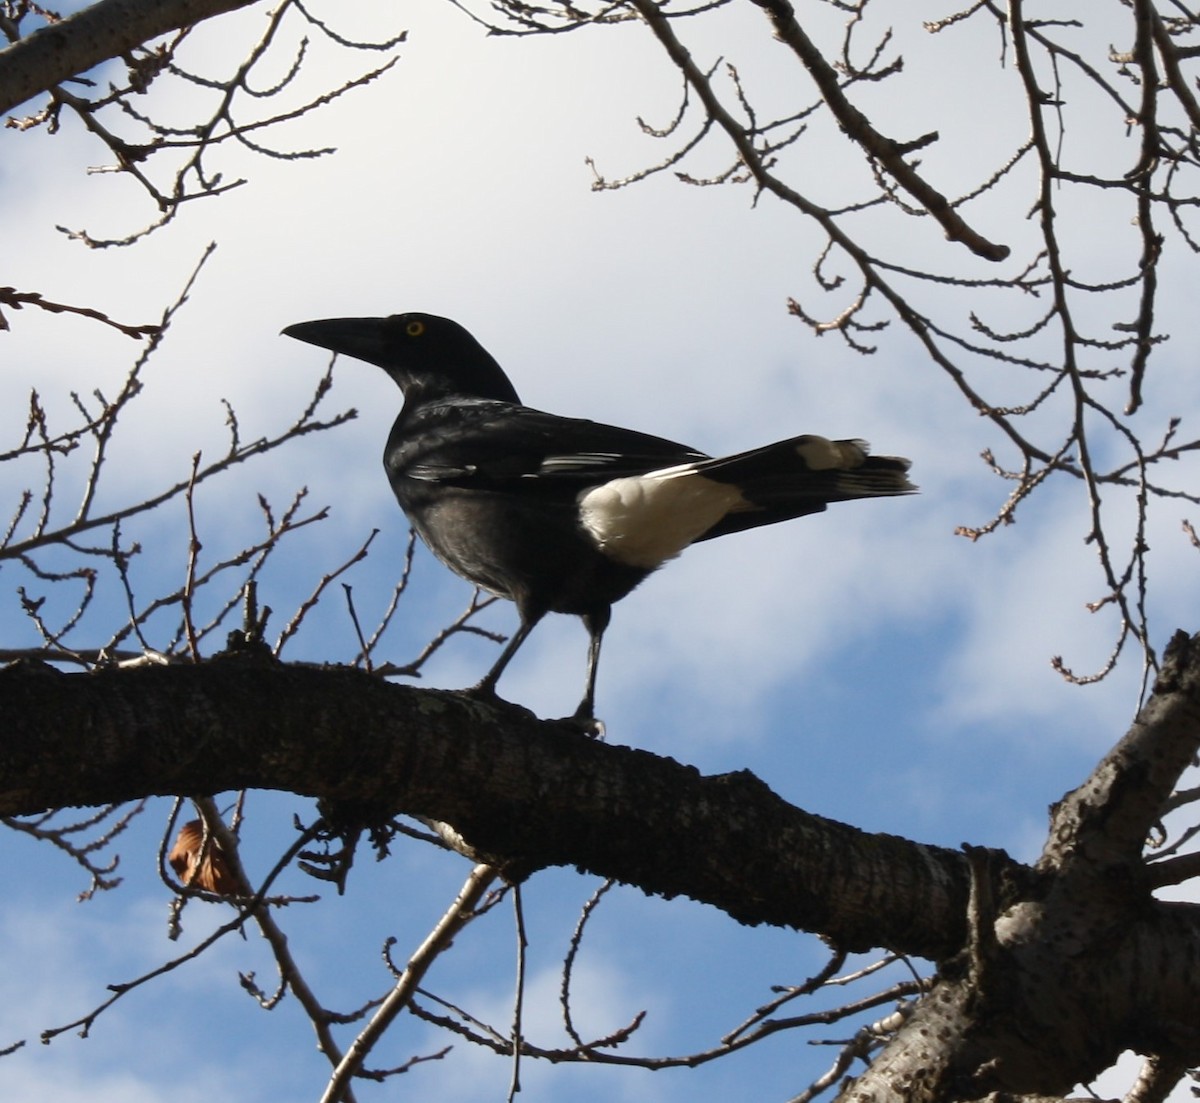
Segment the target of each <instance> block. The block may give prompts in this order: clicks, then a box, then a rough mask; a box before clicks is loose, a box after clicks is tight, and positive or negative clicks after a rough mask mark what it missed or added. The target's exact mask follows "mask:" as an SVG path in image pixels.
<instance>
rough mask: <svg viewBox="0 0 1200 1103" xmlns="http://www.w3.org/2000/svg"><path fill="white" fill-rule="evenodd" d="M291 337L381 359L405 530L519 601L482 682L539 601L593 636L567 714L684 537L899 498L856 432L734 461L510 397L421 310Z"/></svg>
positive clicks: (347, 321) (587, 705)
mask: <svg viewBox="0 0 1200 1103" xmlns="http://www.w3.org/2000/svg"><path fill="white" fill-rule="evenodd" d="M283 332H284V333H285V334H287V335H288V336H289V337H295V338H297V339H298V340H301V341H307V342H308V343H309V344H312V345H319V346H320V347H322V348H326V349H331V350H332V351H334V352H337V353H342V354H344V355H346V356H353V357H355V358H356V359H359V360H365V361H366V362H367V363H370V364H375V365H377V366H378V367H381V368H383V370H384V371H386V372H387V373H388V375H390V376H391V377H392V378H393V379H394V380H395V381H396V382H397V383H398V384H399V386H400V388H401V390H403V392H404V406H403V409H402V410H401V411H400V416H399V417H398V418H397V419H396V423H395V425H393V426H392V431H391V434H390V435H389V437H388V442H387V447H386V449H385V450H384V454H383V464H384V468H385V469H386V471H387V474H388V478H389V480H390V481H391V484H392V489H393V490H394V491H395V494H396V498H397V500H398V501H399V502H400V505H401V507H402V508H403V509H404V512H405V513H406V514H407V515H408V518H409V520H410V521H411V522H412V524H413V527H414V528H415V529H416V530H417V532H418V533H419V534H420V536H421V538H422V539H423V540H424V541H425V543H426V544H427V545H428V546H429V548H430V549H431V550H432V551H433V553H434V554H435V555H436V556H437V557H438V558H439V559H440V560H441V561H442V562H443V563H445V564H446V565H447V566H448V567H450V568H451V569H452V570H454V571H456V572H457V573H458V574H460V575H462V576H463V577H464V578H466V579H468V580H469V581H471V582H473V583H475V584H476V585H477V586H482V587H483V588H484V589H485V590H490V591H491V592H492V593H495V594H499V595H501V596H502V597H506V598H509V599H510V600H512V601H514V602H515V603H516V606H517V611H518V613H519V614H520V618H521V623H520V626H519V628H518V629H517V631H516V632H515V633H514V634H513V636H512V638H511V639H510V640H509V642H508V645H507V646H506V647H505V648H504V650H503V651H502V652H501V654H500V657H499V658H498V659H497V660H496V662H495V664H494V665H493V667H492V669H491V670H490V671H489V672H488V673H487V675H486V676H485V677H484V678H483V680H482V681H481V682H480V683H479V685H478V687H477V689H478V690H479V691H481V692H486V693H493V692H494V690H495V686H496V681H497V679H498V678H499V677H500V674H501V672H502V671H503V670H504V668H505V666H506V665H507V664H508V661H509V660H510V659H511V658H512V656H513V654H514V653H515V652H516V650H517V648H518V647H520V646H521V644H522V642H523V641H524V640H525V637H526V636H528V635H529V632H530V631H531V629H532V628H533V627H534V625H535V624H537V622H538V621H539V620H540V619H541V618H542V617H543V616H544V615H545V614H546V613H548V612H555V613H573V614H575V615H576V616H579V617H582V618H583V622H584V624H585V625H586V627H587V630H588V633H589V635H590V638H591V645H590V650H589V658H588V670H587V681H586V687H585V690H584V695H583V700H582V701H581V702H580V704H579V708H578V710H577V711H576V716H577V717H578V718H580V719H590V718H591V717H592V715H593V703H594V698H595V685H596V664H597V660H598V658H599V655H600V641H601V638H602V637H603V635H604V629H605V628H606V627H607V625H608V621H609V616H610V614H611V610H612V605H613V603H614V602H616V601H619V600H620V599H621V598H623V597H624V596H625V595H626V594H628V593H629V592H630V590H632V589H633V588H634V587H635V586H636V585H637V584H638V583H639V582H641V581H642V579H644V578H645V577H646V576H647V575H648V574H650V573H651V571H653V570H654V569H655V568H656V567H658V566H660V565H661V564H662V563H664V562H665V561H666V560H668V559H670V558H672V557H674V556H676V555H678V554H679V553H680V552H681V551H682V550H683V549H684V548H685V547H687V546H688V545H689V544H693V543H696V542H697V541H699V540H709V539H711V538H712V537H714V536H724V535H725V534H726V533H730V532H739V531H740V530H742V529H747V528H754V527H756V526H758V525H769V524H773V523H775V522H776V521H786V520H788V519H790V518H792V517H802V516H804V515H805V514H808V513H818V512H820V511H821V510H823V509H824V508H825V506H826V504H827V503H829V502H839V501H845V500H847V499H850V498H875V497H882V496H887V495H892V494H907V493H910V492H912V491H913V490H915V489H916V488H915V487H914V486H913V485H912V484H911V483H910V482H909V481H908V478H907V476H906V474H905V472H906V471H907V470H908V466H909V462H908V460H905V459H899V458H896V457H890V456H868V455H867V451H866V444H865V443H864V442H863V441H853V440H850V441H845V440H844V441H829V440H826V439H825V438H823V437H815V436H800V437H793V438H792V439H791V440H785V441H779V442H778V443H775V444H769V445H766V446H765V447H762V448H755V449H752V450H751V451H749V452H741V453H739V454H737V455H734V456H724V457H720V458H713V457H711V456H708V455H706V454H705V453H703V452H698V451H696V449H694V448H689V447H687V446H686V445H683V444H676V443H674V442H673V441H669V440H663V439H661V438H660V437H652V436H647V435H646V434H644V433H638V432H634V431H633V430H630V429H620V428H617V427H616V426H612V425H602V424H599V423H597V422H594V421H586V420H582V419H579V418H566V417H558V416H556V415H554V414H547V413H542V412H541V411H539V410H533V409H530V408H528V407H526V406H522V405H520V400H519V399H518V398H517V392H516V391H515V390H514V389H513V385H512V384H511V383H510V382H509V380H508V377H507V376H506V375H505V374H504V372H503V371H502V370H501V368H500V365H499V364H497V363H496V361H495V360H494V359H492V357H491V356H490V355H489V354H488V353H487V352H486V351H485V350H484V348H483V347H482V346H481V345H480V344H479V343H478V342H477V341H476V340H475V338H474V337H472V336H471V335H470V334H469V333H468V332H467V331H466V330H465V329H463V328H462V326H460V325H458V324H457V323H455V322H452V321H450V320H448V319H446V318H439V317H436V316H434V315H431V314H394V315H392V316H391V317H389V318H332V319H327V320H324V321H317V322H302V323H300V324H299V325H294V326H289V327H288V328H287V329H285V330H284V331H283Z"/></svg>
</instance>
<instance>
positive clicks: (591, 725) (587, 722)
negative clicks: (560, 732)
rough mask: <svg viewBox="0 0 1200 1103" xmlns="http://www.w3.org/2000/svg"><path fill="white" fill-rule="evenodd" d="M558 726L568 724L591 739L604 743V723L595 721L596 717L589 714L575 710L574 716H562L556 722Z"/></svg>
mask: <svg viewBox="0 0 1200 1103" xmlns="http://www.w3.org/2000/svg"><path fill="white" fill-rule="evenodd" d="M558 722H559V723H560V724H570V725H571V727H572V728H574V729H575V730H576V731H578V732H580V733H581V734H583V735H586V736H588V737H589V738H591V739H599V740H600V742H602V743H603V742H604V735H605V729H604V721H603V720H597V719H596V717H594V716H592V715H590V714H589V713H585V712H582V711H581V710H579V709H577V710H576V711H575V715H574V716H564V717H563V718H562V719H561V720H559V721H558Z"/></svg>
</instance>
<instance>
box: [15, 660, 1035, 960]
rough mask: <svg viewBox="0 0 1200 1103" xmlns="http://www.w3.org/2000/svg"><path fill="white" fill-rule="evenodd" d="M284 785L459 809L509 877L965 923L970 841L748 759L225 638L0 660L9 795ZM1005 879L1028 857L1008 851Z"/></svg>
mask: <svg viewBox="0 0 1200 1103" xmlns="http://www.w3.org/2000/svg"><path fill="white" fill-rule="evenodd" d="M240 788H266V789H280V790H289V791H291V792H294V793H298V794H302V795H307V796H311V797H317V798H320V799H321V800H322V801H323V802H324V804H323V807H325V808H326V809H328V810H330V814H331V815H340V816H345V817H347V818H348V819H350V820H352V821H353V820H354V819H355V818H356V817H358V818H360V820H361V821H365V822H371V821H382V820H386V819H387V818H389V817H391V816H393V815H396V814H399V813H402V812H403V813H408V814H412V815H417V816H423V817H427V818H430V819H434V820H438V821H442V822H445V823H448V824H450V825H452V826H453V827H454V828H455V830H456V831H458V832H459V833H460V834H461V835H462V836H463V838H464V839H465V840H466V841H467V843H468V844H469V846H470V847H471V848H473V857H476V858H477V859H478V860H484V861H489V862H491V864H494V865H498V866H500V867H501V868H504V869H506V870H508V871H509V873H510V875H513V876H517V875H519V874H520V873H522V872H528V871H530V870H533V869H536V868H539V867H543V866H551V865H574V866H578V867H580V868H583V869H586V870H588V871H590V872H594V873H597V874H600V875H601V876H606V877H614V878H616V879H618V880H621V881H624V882H626V883H630V884H636V885H638V886H640V887H642V888H643V889H645V890H646V891H648V892H653V893H658V894H660V895H663V896H666V897H673V896H678V895H686V896H690V897H692V898H693V899H696V900H701V901H704V902H707V903H710V904H713V905H715V906H716V907H719V908H722V909H723V910H725V911H726V912H728V913H729V914H730V915H731V916H733V917H734V918H736V919H738V920H739V921H741V922H744V923H750V924H756V923H770V924H776V925H781V926H790V927H795V928H802V929H806V930H812V931H818V932H821V933H822V934H824V935H825V936H826V937H828V938H830V939H831V940H832V941H834V942H836V943H837V944H838V945H839V946H842V947H845V948H847V949H852V950H865V949H868V948H871V947H874V946H880V945H883V946H887V947H889V948H891V949H895V950H898V951H901V952H903V953H908V954H913V955H918V956H923V957H929V958H934V959H938V958H943V957H946V956H948V955H950V954H953V953H954V952H956V951H957V950H958V948H959V947H960V946H961V945H962V943H963V941H964V939H965V937H966V912H967V895H968V882H969V874H968V869H967V863H966V861H965V859H964V857H963V856H962V854H960V853H959V852H958V851H953V850H946V849H942V848H938V847H929V846H922V845H920V844H917V843H913V842H909V841H907V840H904V839H900V838H895V837H893V836H890V835H873V834H869V833H867V832H863V831H859V830H857V829H855V828H853V827H849V826H847V825H845V824H841V823H837V822H835V821H832V820H827V819H823V818H821V817H819V816H814V815H810V814H808V813H806V812H803V811H801V810H800V809H798V808H794V807H793V806H791V805H789V804H787V803H786V802H785V801H783V800H781V799H780V798H779V797H778V796H776V795H775V794H774V793H772V792H771V790H770V789H768V788H767V786H766V785H764V784H763V783H762V782H761V781H759V780H757V779H756V778H754V777H753V776H752V775H750V774H748V773H736V774H725V775H721V776H715V777H704V776H701V775H700V774H699V773H698V772H697V771H696V770H695V769H693V768H691V767H688V766H683V765H680V764H679V763H677V762H674V761H672V760H670V759H665V758H661V757H659V756H656V755H653V754H649V753H647V752H645V751H639V750H633V749H630V748H628V747H620V746H612V745H609V744H605V743H600V742H597V741H595V740H593V739H590V738H587V737H585V736H583V735H581V734H579V732H578V731H577V730H575V729H574V728H572V727H571V726H570V725H569V724H560V723H555V722H545V721H539V720H537V719H536V718H535V717H534V716H533V715H532V714H531V713H529V712H527V711H525V710H524V709H520V708H517V707H515V706H511V705H504V704H499V703H498V704H491V703H484V702H481V701H478V700H474V699H472V698H470V697H468V696H465V695H463V694H457V693H448V692H439V691H434V690H416V689H412V688H409V687H406V686H394V685H389V684H387V683H385V682H383V681H381V680H380V679H378V678H375V677H372V676H369V675H366V674H363V673H361V672H359V671H354V670H348V669H314V668H306V667H298V666H285V665H281V664H278V663H275V662H273V661H270V660H266V659H260V658H258V657H224V658H219V659H217V660H214V661H212V662H209V663H206V664H203V665H199V666H173V667H162V666H147V667H145V668H141V669H136V670H124V671H106V672H101V673H98V674H92V675H86V674H62V673H58V672H56V671H53V670H51V669H50V668H48V667H39V666H33V667H29V666H15V667H13V668H9V669H8V670H5V671H3V672H0V814H7V815H16V814H22V813H29V812H34V811H38V810H41V809H44V808H46V807H49V806H65V805H92V804H100V803H111V802H116V801H121V800H128V799H132V798H134V797H137V796H141V795H145V794H177V793H192V794H194V793H219V792H225V791H229V790H235V789H240ZM996 869H997V870H998V871H999V872H998V874H997V882H998V887H997V889H996V892H997V895H999V896H1004V895H1006V890H1005V889H1004V888H1002V887H1000V881H1001V880H1002V878H1001V875H1000V874H1001V873H1003V875H1004V878H1007V881H1006V882H1005V883H1006V884H1008V885H1011V884H1014V883H1015V884H1020V883H1023V882H1025V883H1027V882H1028V880H1029V871H1028V870H1026V869H1025V868H1024V867H1021V866H1019V865H1017V863H1014V862H1011V861H1010V860H1008V859H1007V858H1006V857H1003V856H997V857H996Z"/></svg>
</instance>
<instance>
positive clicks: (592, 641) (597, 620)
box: [572, 605, 612, 735]
mask: <svg viewBox="0 0 1200 1103" xmlns="http://www.w3.org/2000/svg"><path fill="white" fill-rule="evenodd" d="M611 615H612V608H611V607H610V606H607V605H606V606H604V607H603V608H602V609H601V610H599V611H598V612H595V613H585V614H584V615H583V624H584V627H585V628H587V630H588V637H589V642H588V667H587V683H586V685H585V686H584V691H583V700H582V701H580V702H579V707H578V708H577V709H576V710H575V715H574V717H573V718H572V719H574V720H578V721H581V722H584V723H588V724H591V725H593V726H594V727H595V728H596V729H597V734H598V735H602V734H603V733H604V725H603V724H602V723H601V722H600V721H599V720H597V719H596V668H597V667H598V666H599V665H600V643H601V641H602V640H603V639H604V630H605V629H606V628H607V627H608V621H609V618H610V617H611Z"/></svg>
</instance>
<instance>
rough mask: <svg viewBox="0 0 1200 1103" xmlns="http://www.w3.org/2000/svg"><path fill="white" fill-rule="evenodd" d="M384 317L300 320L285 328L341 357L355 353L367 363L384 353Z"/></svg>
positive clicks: (299, 338)
mask: <svg viewBox="0 0 1200 1103" xmlns="http://www.w3.org/2000/svg"><path fill="white" fill-rule="evenodd" d="M383 322H384V319H382V318H325V319H322V320H321V321H317V322H297V323H296V324H295V325H294V326H288V327H287V329H285V330H284V331H283V336H285V337H294V338H296V340H297V341H305V342H307V343H308V344H310V345H317V346H318V347H320V348H323V349H329V351H330V352H336V353H338V354H340V355H342V356H353V357H354V359H356V360H365V361H366V362H367V363H368V364H379V362H380V359H381V358H382V357H383V356H384V354H385V351H386V350H385V348H384V345H385V333H386V331H385V328H384V325H383Z"/></svg>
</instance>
